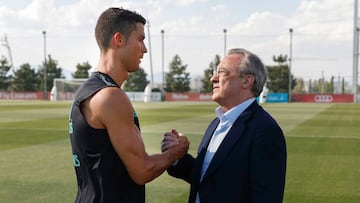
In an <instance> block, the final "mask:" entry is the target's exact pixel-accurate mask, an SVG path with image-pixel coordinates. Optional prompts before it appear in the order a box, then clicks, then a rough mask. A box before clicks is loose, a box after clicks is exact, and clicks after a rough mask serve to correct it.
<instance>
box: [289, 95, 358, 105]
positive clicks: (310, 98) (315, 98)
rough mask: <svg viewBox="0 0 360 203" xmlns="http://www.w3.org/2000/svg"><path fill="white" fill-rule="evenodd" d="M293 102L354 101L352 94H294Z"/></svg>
mask: <svg viewBox="0 0 360 203" xmlns="http://www.w3.org/2000/svg"><path fill="white" fill-rule="evenodd" d="M291 98H292V101H293V102H313V103H350V102H354V96H353V95H352V94H293V95H292V97H291Z"/></svg>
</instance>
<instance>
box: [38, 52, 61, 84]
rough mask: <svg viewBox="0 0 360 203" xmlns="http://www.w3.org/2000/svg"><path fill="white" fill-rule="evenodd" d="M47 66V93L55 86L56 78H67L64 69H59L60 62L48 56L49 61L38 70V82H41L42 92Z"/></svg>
mask: <svg viewBox="0 0 360 203" xmlns="http://www.w3.org/2000/svg"><path fill="white" fill-rule="evenodd" d="M45 66H46V91H50V90H51V88H52V86H53V81H54V78H65V77H64V75H63V73H62V68H60V67H58V62H57V61H56V60H54V59H52V58H51V55H48V59H47V60H46V64H45V62H43V64H42V66H40V67H39V70H38V73H37V75H38V81H40V90H43V89H44V67H45Z"/></svg>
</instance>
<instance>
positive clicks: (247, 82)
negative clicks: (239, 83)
mask: <svg viewBox="0 0 360 203" xmlns="http://www.w3.org/2000/svg"><path fill="white" fill-rule="evenodd" d="M254 82H255V77H254V76H253V75H245V76H244V77H243V85H244V87H245V88H248V87H252V86H253V85H254Z"/></svg>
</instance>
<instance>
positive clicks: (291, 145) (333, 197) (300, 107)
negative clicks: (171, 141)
mask: <svg viewBox="0 0 360 203" xmlns="http://www.w3.org/2000/svg"><path fill="white" fill-rule="evenodd" d="M133 104H134V107H135V109H136V111H137V113H138V116H139V119H140V125H141V131H142V137H143V139H144V142H145V145H146V150H147V152H148V153H149V154H152V153H158V152H159V151H160V146H159V145H160V140H161V138H162V135H163V132H165V131H169V130H171V129H172V128H176V129H178V130H179V131H181V132H183V133H184V134H186V135H187V136H188V137H189V140H190V142H191V145H190V150H189V152H190V153H191V154H193V155H195V154H196V149H197V146H198V144H199V142H200V140H201V137H202V135H203V132H204V131H205V129H206V127H207V125H208V124H209V123H210V121H211V120H212V119H213V118H214V116H215V113H214V108H215V107H216V104H215V103H212V102H197V103H196V102H163V103H158V102H154V103H142V102H135V103H133ZM262 106H263V107H264V108H265V109H266V110H267V111H268V112H270V113H271V114H272V115H273V117H274V118H275V119H276V120H277V121H278V123H279V124H280V126H281V127H282V129H283V131H284V134H285V136H286V142H287V152H288V160H287V174H286V188H285V197H284V202H285V203H297V202H298V203H304V202H306V203H312V202H314V203H335V202H336V203H338V202H339V203H340V202H341V203H342V202H346V203H352V202H354V203H355V202H357V203H358V202H360V104H310V103H291V104H287V103H279V104H276V103H266V104H262ZM69 107H70V102H47V101H0V202H20V203H22V202H36V203H41V202H51V203H56V202H59V203H60V202H61V203H64V202H74V197H75V193H76V178H75V172H74V168H73V166H72V155H71V148H70V141H69V135H68V128H67V126H68V112H69ZM188 192H189V185H188V184H187V183H185V182H183V181H182V180H178V179H175V178H172V177H170V176H169V175H168V174H167V173H164V174H163V175H161V176H160V177H159V178H157V179H155V180H154V181H152V182H151V183H148V184H147V186H146V202H147V203H185V202H187V197H188Z"/></svg>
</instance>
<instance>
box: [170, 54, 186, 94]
mask: <svg viewBox="0 0 360 203" xmlns="http://www.w3.org/2000/svg"><path fill="white" fill-rule="evenodd" d="M186 67H187V65H183V63H182V61H181V58H180V56H179V55H177V54H176V55H175V56H174V58H173V59H172V61H171V62H170V64H169V70H170V71H169V72H168V73H166V78H165V79H166V88H165V91H167V92H187V91H189V90H190V77H189V75H190V73H188V72H186Z"/></svg>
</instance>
